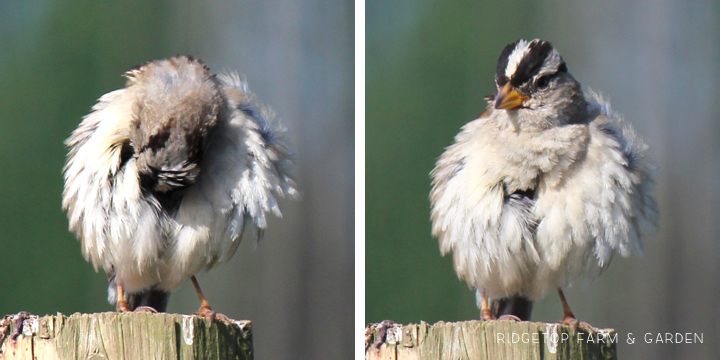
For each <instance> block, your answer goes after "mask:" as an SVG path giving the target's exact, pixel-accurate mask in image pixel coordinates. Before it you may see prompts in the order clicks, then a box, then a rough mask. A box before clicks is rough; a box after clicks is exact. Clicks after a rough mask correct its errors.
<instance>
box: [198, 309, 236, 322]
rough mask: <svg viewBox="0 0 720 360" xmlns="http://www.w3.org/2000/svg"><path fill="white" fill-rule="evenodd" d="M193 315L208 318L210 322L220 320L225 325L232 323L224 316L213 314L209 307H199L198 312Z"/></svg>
mask: <svg viewBox="0 0 720 360" xmlns="http://www.w3.org/2000/svg"><path fill="white" fill-rule="evenodd" d="M193 315H198V316H202V317H204V318H208V319H210V321H214V320H220V321H224V322H227V323H230V322H232V320H230V318H229V317H227V316H225V315H224V314H221V313H216V312H214V311H213V310H212V309H211V308H210V307H209V306H201V307H200V309H199V310H198V312H197V313H195V314H193Z"/></svg>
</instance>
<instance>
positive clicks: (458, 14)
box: [366, 0, 720, 359]
mask: <svg viewBox="0 0 720 360" xmlns="http://www.w3.org/2000/svg"><path fill="white" fill-rule="evenodd" d="M366 15H367V30H366V33H367V38H366V42H367V45H366V46H367V48H366V49H367V53H366V59H367V62H366V70H367V77H366V102H367V109H366V112H367V119H366V176H367V179H366V186H367V189H366V223H367V225H366V226H367V229H366V236H367V239H366V321H367V322H377V321H381V320H384V319H392V320H394V321H397V322H401V323H409V322H413V323H417V322H419V321H420V320H425V321H428V322H430V323H433V322H436V321H439V320H444V321H459V320H467V319H477V318H479V311H478V309H477V308H476V306H475V293H474V291H472V290H470V289H468V287H467V285H465V282H461V281H459V280H458V279H457V276H456V275H455V273H454V271H453V267H452V261H451V259H450V258H449V257H445V258H443V257H441V256H440V252H439V249H438V244H437V240H436V239H433V238H432V237H431V236H430V221H429V211H430V210H429V201H428V193H429V191H430V180H429V176H428V173H429V172H430V170H432V168H433V167H434V163H435V160H436V159H437V157H438V156H440V154H441V153H442V151H443V148H444V147H446V146H449V145H450V144H452V142H453V137H454V136H455V134H457V133H458V132H459V130H460V127H461V126H462V125H463V124H465V123H467V122H468V121H470V120H472V119H475V118H476V117H477V116H478V115H479V114H480V113H482V111H483V110H484V108H485V105H486V103H485V101H484V100H483V96H484V95H489V94H491V93H493V92H495V88H494V74H495V66H496V63H497V58H498V56H499V54H500V52H501V51H502V49H503V48H504V46H505V45H507V44H508V43H511V42H513V41H515V40H517V39H519V38H526V39H533V38H542V39H545V40H549V41H551V42H552V43H553V44H554V45H555V47H556V48H557V49H558V50H559V51H560V53H561V54H562V56H563V57H564V59H565V61H566V62H567V64H568V67H569V70H570V72H571V73H572V74H573V75H574V76H575V78H576V79H578V80H579V81H580V82H581V83H582V84H583V86H584V87H585V88H592V89H593V90H595V91H599V92H602V93H603V94H604V95H606V97H608V98H609V99H610V100H611V101H612V105H613V108H614V110H615V111H617V112H619V113H620V114H622V115H624V117H625V118H626V119H627V120H628V121H629V122H630V123H632V124H633V125H634V127H635V129H636V130H637V132H638V134H639V135H640V136H641V137H643V138H644V139H645V140H646V142H647V143H648V144H649V145H650V148H651V151H650V153H651V156H652V157H653V158H654V160H655V162H656V163H657V165H658V167H659V177H658V181H657V191H656V194H657V198H658V201H659V203H660V210H661V219H660V223H661V229H660V230H659V232H657V233H656V234H653V235H650V236H649V237H647V239H646V247H645V254H644V256H643V257H633V258H629V259H624V258H620V257H616V258H615V260H614V261H613V263H612V264H611V266H610V268H609V269H608V270H607V271H606V272H605V273H604V274H603V275H602V276H601V277H600V278H599V279H597V280H596V281H594V282H593V283H592V284H590V286H589V287H587V288H582V287H580V288H577V287H576V288H572V289H568V290H567V291H566V295H567V297H568V301H569V302H570V305H571V306H572V309H573V310H574V312H575V314H576V315H577V316H578V317H579V318H580V319H581V320H584V321H588V322H590V323H591V324H593V325H595V326H599V327H611V328H615V329H616V330H617V331H618V332H619V334H620V336H621V339H623V340H624V339H625V338H626V336H627V335H628V333H633V335H634V336H635V337H636V338H637V339H638V340H637V341H636V342H635V344H633V345H629V344H626V343H625V342H624V341H623V342H621V344H620V345H619V355H620V357H621V358H624V359H636V358H637V359H639V358H645V359H676V358H693V359H699V358H717V354H718V353H720V345H719V344H720V342H718V341H717V339H718V336H720V308H719V307H718V303H719V301H718V298H719V297H720V261H719V260H720V101H718V100H717V98H718V93H719V91H718V89H720V4H718V2H716V1H710V0H693V1H651V0H640V1H632V2H629V1H620V0H609V1H592V0H584V1H550V0H541V1H529V0H526V1H523V0H509V1H496V2H489V1H474V0H473V1H471V0H459V1H437V0H396V1H381V0H368V1H367V13H366ZM561 317H562V307H561V305H560V302H559V300H558V298H557V295H556V294H555V293H554V292H551V293H549V294H548V295H547V296H546V297H545V298H544V299H543V300H541V301H539V302H538V303H536V307H535V312H534V315H533V319H534V320H537V321H546V322H554V321H558V320H560V319H561ZM666 332H671V333H687V332H690V333H698V334H700V333H702V334H704V343H703V344H683V345H672V344H665V345H663V344H646V343H645V342H644V339H643V337H644V334H645V333H652V334H657V333H666Z"/></svg>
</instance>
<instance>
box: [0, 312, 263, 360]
mask: <svg viewBox="0 0 720 360" xmlns="http://www.w3.org/2000/svg"><path fill="white" fill-rule="evenodd" d="M20 323H22V324H23V326H22V330H21V331H18V330H20V329H19V328H17V325H19V324H20ZM0 350H1V351H2V353H0V360H6V359H7V360H9V359H22V360H36V359H37V360H44V359H50V360H55V359H57V360H78V359H128V360H130V359H238V360H239V359H243V360H251V359H252V358H253V344H252V329H251V323H250V321H231V322H224V321H221V320H214V321H210V319H207V318H203V317H199V316H193V315H180V314H165V313H158V314H153V313H147V312H129V313H115V312H107V313H98V314H79V313H76V314H73V315H71V316H65V315H63V314H60V313H58V314H57V315H54V316H53V315H46V316H42V317H40V316H37V315H29V314H23V315H21V317H18V315H8V316H6V317H5V318H4V319H3V320H2V323H0Z"/></svg>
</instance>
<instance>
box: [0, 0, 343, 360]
mask: <svg viewBox="0 0 720 360" xmlns="http://www.w3.org/2000/svg"><path fill="white" fill-rule="evenodd" d="M353 19H354V13H353V2H352V1H334V2H328V1H313V0H311V1H297V0H268V1H262V0H251V1H229V0H225V1H215V2H205V1H201V2H195V1H188V0H185V1H182V0H177V1H170V0H166V1H137V0H136V1H124V2H118V1H90V0H87V1H78V0H69V1H48V0H46V1H34V2H24V1H0V174H1V175H0V289H2V296H0V314H9V313H16V312H18V311H21V310H26V311H30V312H32V313H35V314H41V315H42V314H47V313H50V314H52V313H55V312H63V313H65V314H71V313H74V312H98V311H110V310H113V309H114V307H113V306H112V305H110V304H108V303H107V301H106V298H107V293H106V289H107V280H106V278H105V275H104V274H103V273H102V271H101V272H100V273H95V272H94V271H93V269H92V266H91V265H90V264H89V263H87V262H85V260H84V259H83V258H82V256H81V254H80V246H79V243H78V242H77V241H76V240H75V238H74V236H73V235H72V234H70V233H69V232H68V231H67V220H66V217H65V214H64V213H63V212H62V211H61V205H60V199H61V193H62V186H63V180H62V174H61V170H62V166H63V164H64V161H65V154H66V150H65V148H64V146H63V141H64V139H65V138H67V137H68V136H69V135H70V132H71V131H72V130H73V129H74V128H75V127H76V126H77V125H78V124H79V122H80V120H81V118H82V116H83V115H85V114H87V113H88V112H89V111H90V108H91V106H92V105H93V104H94V103H95V102H96V99H97V98H99V97H100V96H101V95H102V94H104V93H106V92H108V91H111V90H114V89H117V88H119V87H122V86H124V82H125V81H124V78H122V77H121V74H122V73H123V72H125V71H126V70H128V69H129V68H131V67H133V66H135V65H138V64H141V63H143V62H145V61H148V60H152V59H158V58H165V57H168V56H174V55H177V54H190V55H193V56H195V57H198V58H200V59H202V60H204V62H205V63H206V64H207V65H208V66H209V67H210V68H211V69H212V71H213V72H221V71H225V70H236V71H238V72H240V73H241V74H244V75H245V76H246V77H247V79H248V82H249V85H250V88H251V89H252V90H253V91H254V92H255V93H256V94H257V95H258V97H259V99H260V100H261V101H263V102H265V103H267V104H268V105H270V106H271V107H272V108H273V109H274V110H275V112H276V113H277V114H278V118H279V120H280V121H282V122H283V124H285V126H286V127H287V128H288V137H289V138H290V142H291V146H290V147H291V148H292V149H293V150H295V156H296V163H297V168H296V171H295V172H294V173H295V177H296V179H297V183H298V185H299V188H300V191H301V193H302V195H303V200H302V201H301V202H296V203H290V202H284V203H283V204H282V205H283V212H284V218H283V219H272V220H270V224H269V229H268V231H267V232H266V235H265V239H264V240H263V242H262V243H261V244H260V245H259V246H258V248H257V249H253V246H252V244H251V242H249V241H248V242H246V243H244V244H242V245H241V247H240V249H239V251H238V253H237V254H236V255H235V257H234V258H233V259H232V260H231V261H230V262H229V263H228V264H225V265H221V266H217V267H215V268H214V269H213V270H212V271H211V272H208V273H206V274H202V275H201V276H200V277H199V281H200V284H201V286H202V287H203V290H204V291H205V294H206V295H207V297H208V299H209V300H210V302H211V304H212V305H213V308H214V309H215V310H217V311H219V312H222V313H225V314H226V315H228V316H230V317H233V318H236V319H250V320H252V321H253V329H254V332H255V351H256V358H258V359H274V358H279V359H282V358H287V359H289V358H304V359H316V358H348V357H350V356H351V354H352V346H351V344H352V340H351V339H352V337H353V335H352V330H351V329H352V323H353V314H354V307H353V305H354V295H353V294H354V287H353V279H354V242H353V235H354V225H353V215H354V203H353V196H352V193H353V189H354V160H353V159H354V122H353V114H354V108H353V104H354V100H353V98H354V81H353V77H352V76H353V67H354V64H353V62H354V20H353ZM198 306H199V304H198V300H197V296H196V295H195V292H194V290H193V289H192V286H191V285H190V284H185V285H183V287H181V288H180V289H179V290H178V292H177V293H175V294H173V295H172V296H171V298H170V305H169V311H170V312H180V313H192V312H194V311H197V308H198ZM0 316H1V315H0ZM330 328H331V329H334V330H333V331H331V332H328V331H327V329H330Z"/></svg>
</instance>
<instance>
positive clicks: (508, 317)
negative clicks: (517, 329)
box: [498, 315, 522, 322]
mask: <svg viewBox="0 0 720 360" xmlns="http://www.w3.org/2000/svg"><path fill="white" fill-rule="evenodd" d="M498 320H508V321H515V322H520V321H522V319H520V318H519V317H517V316H515V315H502V316H500V317H499V318H498Z"/></svg>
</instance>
